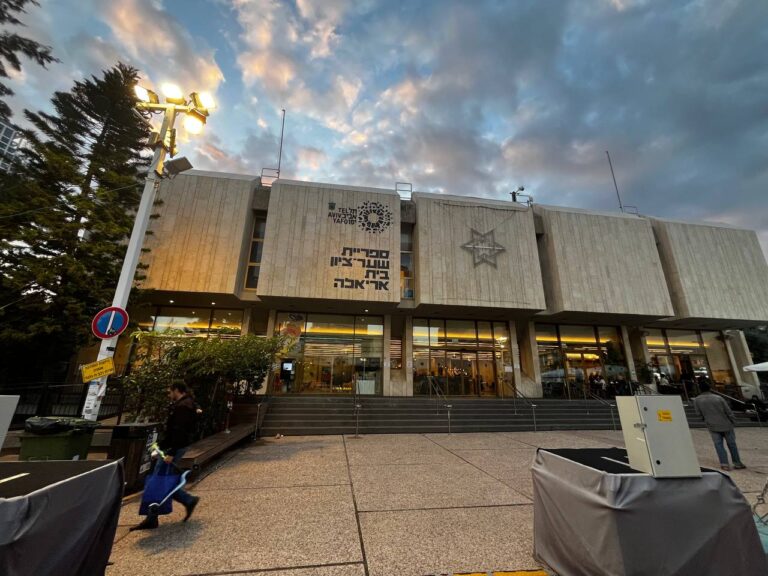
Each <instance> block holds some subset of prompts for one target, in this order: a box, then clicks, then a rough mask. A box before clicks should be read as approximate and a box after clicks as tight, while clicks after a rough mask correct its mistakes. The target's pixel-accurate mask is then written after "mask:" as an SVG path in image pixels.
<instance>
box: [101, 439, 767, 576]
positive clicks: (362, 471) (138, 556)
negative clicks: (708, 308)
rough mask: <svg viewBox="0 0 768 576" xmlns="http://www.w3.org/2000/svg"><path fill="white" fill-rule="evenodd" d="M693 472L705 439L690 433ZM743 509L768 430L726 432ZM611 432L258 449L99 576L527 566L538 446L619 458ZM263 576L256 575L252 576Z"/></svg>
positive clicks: (404, 574) (122, 548)
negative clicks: (602, 451) (738, 464)
mask: <svg viewBox="0 0 768 576" xmlns="http://www.w3.org/2000/svg"><path fill="white" fill-rule="evenodd" d="M692 434H693V439H694V444H695V445H696V450H697V452H698V454H699V459H700V463H701V465H702V466H707V467H717V460H716V456H715V451H714V447H713V446H712V442H711V440H710V438H709V434H708V433H707V432H706V431H702V430H693V431H692ZM737 439H738V442H739V449H740V451H741V453H742V458H743V460H744V462H745V463H746V464H747V465H748V466H749V468H748V469H747V470H743V471H734V472H733V473H732V477H733V479H734V480H735V482H736V483H737V485H738V486H739V487H740V488H741V489H742V491H744V492H745V494H746V495H747V498H748V499H749V500H750V502H752V501H754V499H755V497H756V495H757V493H758V492H759V491H760V490H762V487H763V484H764V483H765V481H766V479H768V429H758V428H747V429H745V428H740V429H738V430H737ZM622 445H623V442H622V440H621V433H620V432H612V431H579V432H539V433H534V432H516V433H483V434H454V435H451V436H449V435H447V434H423V435H421V434H418V435H417V434H414V435H391V436H390V435H372V436H365V437H362V438H359V439H355V438H353V437H350V436H344V437H342V436H304V437H284V438H281V439H266V440H259V441H257V442H254V443H253V444H251V445H249V446H248V447H246V448H243V449H241V450H238V451H236V452H233V453H232V454H231V455H229V456H228V457H227V459H226V460H225V461H223V462H222V464H221V465H220V467H219V469H217V470H215V471H213V472H212V473H209V474H208V475H207V476H205V477H204V478H203V479H202V480H201V481H200V482H198V483H197V484H196V485H195V486H194V488H193V489H192V492H194V493H195V494H197V495H199V496H201V497H202V500H201V502H200V505H199V506H198V508H197V510H196V511H195V515H194V516H193V518H192V519H191V520H190V522H188V523H186V524H184V523H182V522H180V519H181V517H182V513H181V511H180V510H179V508H180V507H178V505H177V506H176V509H175V510H174V513H173V515H171V516H170V517H164V518H162V519H161V526H160V528H159V529H157V530H155V531H151V532H132V533H129V532H128V527H130V526H131V525H133V524H135V523H137V522H138V520H139V518H138V516H137V509H138V503H131V504H128V505H126V506H125V507H124V509H123V513H122V515H121V518H120V527H119V528H118V533H117V538H116V544H115V548H114V550H113V553H112V561H113V562H114V566H112V567H110V568H109V569H108V571H107V574H108V576H122V575H126V576H128V575H130V576H143V575H147V576H149V575H156V574H163V575H164V576H172V575H179V576H181V575H185V576H187V575H214V574H231V573H237V574H250V575H254V576H255V575H261V576H367V575H370V576H393V575H397V576H426V575H433V574H453V573H457V572H475V573H477V572H480V573H492V572H493V571H499V572H501V571H506V572H512V571H515V570H535V569H537V568H539V566H538V565H537V563H536V561H535V560H534V559H533V557H532V553H533V505H532V496H533V486H532V482H531V477H530V472H529V467H530V464H531V462H532V460H533V457H534V453H535V450H536V447H537V446H541V447H546V448H570V447H573V448H589V447H607V446H622ZM265 570H266V571H267V572H264V571H265Z"/></svg>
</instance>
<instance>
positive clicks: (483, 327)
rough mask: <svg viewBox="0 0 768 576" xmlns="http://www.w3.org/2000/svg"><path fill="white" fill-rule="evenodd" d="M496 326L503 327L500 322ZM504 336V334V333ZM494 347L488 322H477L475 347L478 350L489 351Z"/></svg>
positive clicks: (491, 330)
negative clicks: (484, 349)
mask: <svg viewBox="0 0 768 576" xmlns="http://www.w3.org/2000/svg"><path fill="white" fill-rule="evenodd" d="M497 324H499V325H501V326H503V325H504V324H503V323H502V322H497ZM505 334H506V332H505ZM494 345H495V342H494V339H493V329H492V328H491V323H490V322H478V323H477V346H478V347H479V348H486V349H491V348H493V347H494Z"/></svg>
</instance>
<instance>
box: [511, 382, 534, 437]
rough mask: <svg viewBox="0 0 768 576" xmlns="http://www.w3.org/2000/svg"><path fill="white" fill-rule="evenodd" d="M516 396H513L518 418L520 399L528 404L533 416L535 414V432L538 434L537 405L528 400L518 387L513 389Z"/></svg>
mask: <svg viewBox="0 0 768 576" xmlns="http://www.w3.org/2000/svg"><path fill="white" fill-rule="evenodd" d="M513 391H514V396H513V406H514V408H515V416H517V398H518V397H519V398H520V399H521V400H523V402H525V403H526V404H528V406H530V407H531V414H533V431H534V432H538V429H537V428H538V425H537V423H536V404H534V403H533V402H531V399H530V398H528V396H526V395H525V394H523V393H522V392H520V390H518V389H517V386H515V387H514V388H513Z"/></svg>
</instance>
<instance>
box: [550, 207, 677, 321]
mask: <svg viewBox="0 0 768 576" xmlns="http://www.w3.org/2000/svg"><path fill="white" fill-rule="evenodd" d="M535 211H536V215H537V218H539V219H540V222H539V224H540V230H541V232H542V233H543V234H542V235H541V236H540V238H539V249H540V252H541V265H542V273H543V276H544V285H545V287H546V290H547V304H548V310H549V311H550V312H552V313H562V312H579V313H584V312H588V313H600V314H622V315H633V316H650V317H657V318H658V317H664V316H671V315H672V314H673V309H672V302H671V300H670V296H669V292H668V290H667V283H666V281H665V279H664V274H663V269H662V265H661V260H660V258H659V254H658V251H657V249H656V243H655V240H654V236H653V230H652V227H651V224H650V222H649V221H648V220H646V219H643V218H638V217H635V216H629V215H626V216H624V215H612V214H597V213H591V212H586V211H581V210H568V209H561V208H553V207H543V206H536V208H535Z"/></svg>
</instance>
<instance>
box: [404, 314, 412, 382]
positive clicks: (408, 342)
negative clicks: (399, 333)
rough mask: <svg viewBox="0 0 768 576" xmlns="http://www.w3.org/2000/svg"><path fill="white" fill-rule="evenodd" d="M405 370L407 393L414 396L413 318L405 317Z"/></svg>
mask: <svg viewBox="0 0 768 576" xmlns="http://www.w3.org/2000/svg"><path fill="white" fill-rule="evenodd" d="M403 370H404V371H405V393H404V394H403V396H413V316H406V317H405V327H404V328H403Z"/></svg>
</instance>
